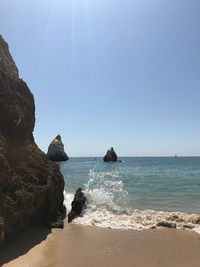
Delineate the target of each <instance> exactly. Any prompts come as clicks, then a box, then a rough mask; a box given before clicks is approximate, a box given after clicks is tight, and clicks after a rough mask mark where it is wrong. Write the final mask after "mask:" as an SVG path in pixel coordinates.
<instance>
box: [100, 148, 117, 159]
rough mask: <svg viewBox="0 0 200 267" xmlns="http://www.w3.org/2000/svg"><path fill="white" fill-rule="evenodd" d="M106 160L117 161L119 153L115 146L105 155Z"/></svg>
mask: <svg viewBox="0 0 200 267" xmlns="http://www.w3.org/2000/svg"><path fill="white" fill-rule="evenodd" d="M103 160H104V161H105V162H116V161H117V154H116V153H115V150H114V148H113V147H111V148H110V149H109V150H108V151H107V153H106V155H105V157H104V158H103Z"/></svg>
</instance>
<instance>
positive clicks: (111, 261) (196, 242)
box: [0, 223, 200, 267]
mask: <svg viewBox="0 0 200 267" xmlns="http://www.w3.org/2000/svg"><path fill="white" fill-rule="evenodd" d="M0 265H1V266H4V267H36V266H37V267H53V266H56V267H66V266H70V267H99V266H101V267H107V266H109V267H128V266H129V267H147V266H148V267H157V266H159V267H200V235H198V234H197V233H195V232H192V231H181V230H175V229H163V230H156V229H152V230H145V231H133V230H111V229H103V228H98V227H87V226H80V225H73V224H67V223H66V225H65V229H64V230H59V229H55V230H53V231H52V232H48V231H47V230H44V229H41V228H39V229H36V228H34V229H29V230H27V231H25V232H24V233H23V234H22V235H21V236H20V237H19V238H17V239H16V240H15V241H14V242H12V244H9V245H8V246H7V247H5V248H4V249H1V251H0Z"/></svg>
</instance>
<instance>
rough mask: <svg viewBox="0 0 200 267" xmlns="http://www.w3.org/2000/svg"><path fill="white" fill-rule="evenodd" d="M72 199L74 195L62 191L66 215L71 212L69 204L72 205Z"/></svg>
mask: <svg viewBox="0 0 200 267" xmlns="http://www.w3.org/2000/svg"><path fill="white" fill-rule="evenodd" d="M73 199H74V194H72V193H67V192H66V191H64V205H65V207H66V209H67V214H68V213H69V212H70V210H71V203H72V201H73Z"/></svg>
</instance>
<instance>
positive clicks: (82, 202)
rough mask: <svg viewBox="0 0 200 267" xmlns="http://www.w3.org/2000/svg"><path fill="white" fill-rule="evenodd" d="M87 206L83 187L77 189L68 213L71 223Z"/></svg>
mask: <svg viewBox="0 0 200 267" xmlns="http://www.w3.org/2000/svg"><path fill="white" fill-rule="evenodd" d="M85 207H86V197H85V195H84V193H83V191H82V188H78V189H77V190H76V194H75V196H74V200H73V201H72V209H71V211H70V213H69V214H68V222H69V223H70V222H71V221H72V220H73V219H75V218H77V217H79V216H80V215H81V213H82V211H83V209H84V208H85Z"/></svg>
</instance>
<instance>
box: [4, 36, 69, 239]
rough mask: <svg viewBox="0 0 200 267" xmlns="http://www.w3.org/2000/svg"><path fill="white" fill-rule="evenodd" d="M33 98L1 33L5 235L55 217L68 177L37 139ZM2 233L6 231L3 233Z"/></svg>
mask: <svg viewBox="0 0 200 267" xmlns="http://www.w3.org/2000/svg"><path fill="white" fill-rule="evenodd" d="M34 124H35V104H34V98H33V95H32V94H31V92H30V90H29V88H28V86H27V85H26V83H25V82H24V81H23V80H21V79H19V75H18V70H17V67H16V66H15V63H14V61H13V59H12V57H11V55H10V53H9V50H8V45H7V43H6V42H5V41H4V40H3V38H2V37H1V36H0V200H1V201H0V217H1V218H2V221H3V232H2V226H1V232H0V235H1V237H2V236H3V238H5V237H6V236H8V235H9V234H13V233H17V232H19V231H20V230H22V229H23V228H25V227H26V226H27V225H29V224H33V223H44V224H48V223H49V222H50V221H52V220H53V221H56V218H57V213H58V211H61V212H62V209H63V208H62V207H63V190H64V179H63V176H62V175H61V173H60V170H59V166H58V165H57V164H54V163H52V162H51V161H49V160H48V159H47V157H46V155H45V154H44V153H43V152H42V151H41V150H40V149H39V148H38V147H37V145H36V144H35V142H34V138H33V134H32V133H33V128H34ZM2 233H3V234H2Z"/></svg>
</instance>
